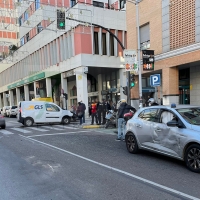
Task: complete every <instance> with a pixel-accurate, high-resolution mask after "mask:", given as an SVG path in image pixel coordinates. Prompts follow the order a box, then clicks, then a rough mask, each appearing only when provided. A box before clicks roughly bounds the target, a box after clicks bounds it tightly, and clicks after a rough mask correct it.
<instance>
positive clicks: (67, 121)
mask: <svg viewBox="0 0 200 200" xmlns="http://www.w3.org/2000/svg"><path fill="white" fill-rule="evenodd" d="M69 123H70V118H69V117H63V119H62V124H69Z"/></svg>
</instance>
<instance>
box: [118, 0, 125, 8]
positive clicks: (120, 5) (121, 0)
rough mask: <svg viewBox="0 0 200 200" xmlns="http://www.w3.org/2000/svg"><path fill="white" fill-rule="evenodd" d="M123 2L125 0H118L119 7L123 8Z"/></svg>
mask: <svg viewBox="0 0 200 200" xmlns="http://www.w3.org/2000/svg"><path fill="white" fill-rule="evenodd" d="M125 3H126V0H120V1H119V7H120V9H123V8H124V5H125Z"/></svg>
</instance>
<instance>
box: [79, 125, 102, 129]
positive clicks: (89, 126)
mask: <svg viewBox="0 0 200 200" xmlns="http://www.w3.org/2000/svg"><path fill="white" fill-rule="evenodd" d="M104 127H105V126H104V125H86V126H82V128H85V129H89V128H104Z"/></svg>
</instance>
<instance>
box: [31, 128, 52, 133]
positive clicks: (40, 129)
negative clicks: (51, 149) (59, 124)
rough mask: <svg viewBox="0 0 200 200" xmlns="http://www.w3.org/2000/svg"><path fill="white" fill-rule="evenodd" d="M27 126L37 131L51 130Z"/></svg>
mask: <svg viewBox="0 0 200 200" xmlns="http://www.w3.org/2000/svg"><path fill="white" fill-rule="evenodd" d="M27 128H30V129H33V130H35V131H41V132H46V131H49V130H46V129H42V128H37V127H27Z"/></svg>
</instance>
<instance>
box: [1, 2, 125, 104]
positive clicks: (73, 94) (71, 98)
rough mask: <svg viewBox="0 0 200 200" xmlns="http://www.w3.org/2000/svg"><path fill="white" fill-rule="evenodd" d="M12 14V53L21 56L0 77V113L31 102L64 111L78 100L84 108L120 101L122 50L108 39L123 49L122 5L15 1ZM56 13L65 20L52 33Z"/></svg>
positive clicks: (122, 70)
mask: <svg viewBox="0 0 200 200" xmlns="http://www.w3.org/2000/svg"><path fill="white" fill-rule="evenodd" d="M17 9H18V13H19V38H20V43H19V46H20V48H19V49H18V50H17V51H18V52H25V53H24V54H23V53H21V55H24V56H23V57H20V59H19V60H18V61H16V62H15V63H13V65H12V66H11V67H9V68H8V69H6V70H4V71H3V72H1V73H0V107H3V106H6V105H16V104H17V103H18V102H19V101H23V100H31V99H32V98H35V97H52V98H53V99H54V102H55V103H56V104H58V105H60V106H61V107H64V108H66V107H67V108H70V107H71V106H72V105H76V104H77V102H78V101H81V100H82V101H83V102H84V103H85V104H86V105H88V102H90V101H91V100H93V99H99V100H101V99H102V98H105V99H107V100H108V99H110V100H112V101H113V102H115V103H116V102H117V101H118V100H119V99H120V98H126V96H125V95H124V94H123V90H122V87H123V86H126V73H125V72H124V65H123V57H122V56H123V49H122V47H121V46H120V44H119V43H118V42H117V40H116V39H115V38H114V37H113V34H114V35H115V36H117V38H118V39H119V40H120V41H121V43H122V44H123V46H125V47H126V37H127V36H126V13H125V7H124V3H123V1H113V2H112V1H110V2H104V1H99V2H97V1H88V0H87V1H84V2H82V1H80V2H75V1H63V0H58V1H46V0H43V1H35V2H31V3H29V4H27V2H26V1H25V2H23V1H21V2H20V5H19V7H18V8H17ZM57 10H60V11H64V12H65V17H66V18H67V17H68V18H70V20H68V19H66V21H65V29H64V30H60V29H59V30H58V29H57V23H56V19H57V16H56V14H57ZM80 21H82V22H80ZM93 23H94V24H96V25H95V26H93ZM97 25H100V26H102V27H103V28H101V27H99V26H97ZM104 27H105V28H107V29H108V30H109V31H110V32H111V33H113V34H110V33H109V32H108V31H107V30H105V29H104ZM27 52H28V55H27ZM63 93H65V94H68V100H67V101H65V98H64V95H63Z"/></svg>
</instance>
